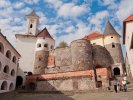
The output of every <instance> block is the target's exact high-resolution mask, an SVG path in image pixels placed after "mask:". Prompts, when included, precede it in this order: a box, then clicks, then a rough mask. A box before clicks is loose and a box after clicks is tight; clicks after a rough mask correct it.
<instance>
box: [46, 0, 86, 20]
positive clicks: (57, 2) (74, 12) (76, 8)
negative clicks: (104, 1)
mask: <svg viewBox="0 0 133 100" xmlns="http://www.w3.org/2000/svg"><path fill="white" fill-rule="evenodd" d="M44 1H45V0H44ZM45 2H47V3H49V4H51V5H53V6H54V8H55V10H56V11H57V13H58V15H59V16H63V17H74V18H75V17H77V16H80V15H82V14H84V13H85V12H87V10H88V5H86V4H82V5H76V4H75V3H73V2H72V3H63V2H62V1H61V0H46V1H45Z"/></svg>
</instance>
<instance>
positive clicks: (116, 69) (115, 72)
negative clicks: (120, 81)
mask: <svg viewBox="0 0 133 100" xmlns="http://www.w3.org/2000/svg"><path fill="white" fill-rule="evenodd" d="M113 72H114V75H120V69H119V68H118V67H116V68H114V69H113Z"/></svg>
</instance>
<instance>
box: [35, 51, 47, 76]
mask: <svg viewBox="0 0 133 100" xmlns="http://www.w3.org/2000/svg"><path fill="white" fill-rule="evenodd" d="M48 56H49V52H48V51H36V54H35V57H36V58H35V65H34V66H35V67H34V74H44V73H45V68H46V67H47V64H48Z"/></svg>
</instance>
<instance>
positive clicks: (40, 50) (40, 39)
mask: <svg viewBox="0 0 133 100" xmlns="http://www.w3.org/2000/svg"><path fill="white" fill-rule="evenodd" d="M36 37H37V41H36V49H35V61H34V74H44V73H45V68H46V67H47V65H48V57H49V50H52V49H54V45H55V40H54V39H53V38H52V37H51V35H50V34H49V32H48V31H47V29H46V28H44V29H43V30H42V31H41V32H40V33H38V34H37V35H36Z"/></svg>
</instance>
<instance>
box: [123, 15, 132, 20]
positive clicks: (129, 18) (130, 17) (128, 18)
mask: <svg viewBox="0 0 133 100" xmlns="http://www.w3.org/2000/svg"><path fill="white" fill-rule="evenodd" d="M127 21H133V14H132V15H130V16H129V17H127V18H126V19H125V20H124V22H127Z"/></svg>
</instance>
